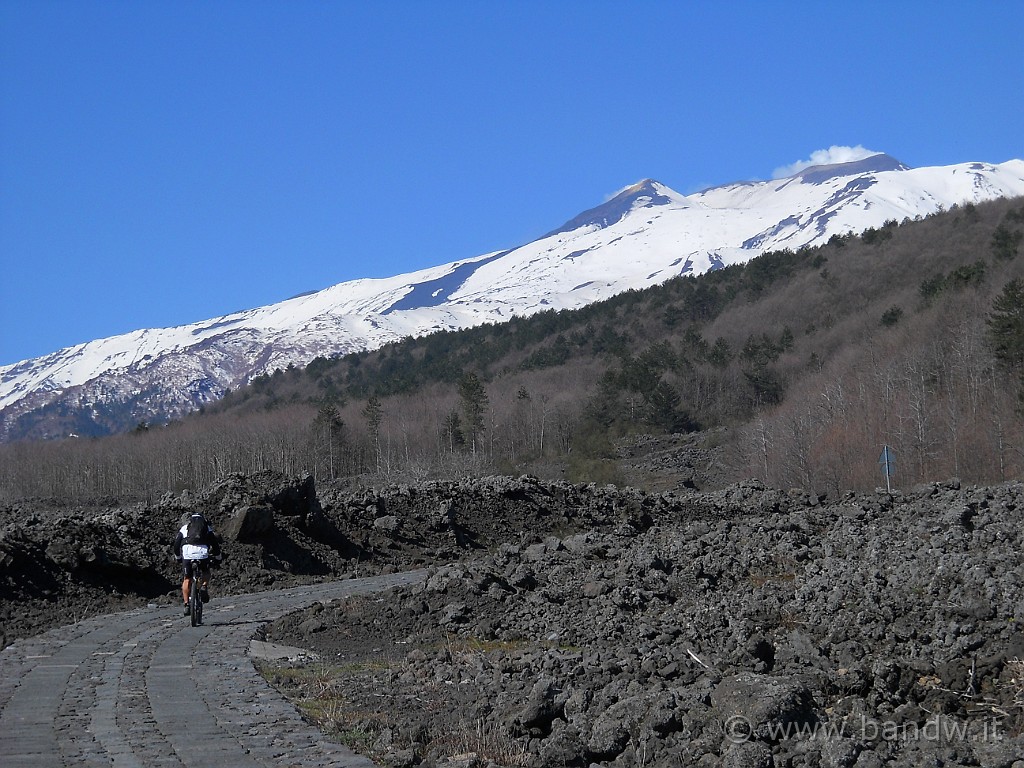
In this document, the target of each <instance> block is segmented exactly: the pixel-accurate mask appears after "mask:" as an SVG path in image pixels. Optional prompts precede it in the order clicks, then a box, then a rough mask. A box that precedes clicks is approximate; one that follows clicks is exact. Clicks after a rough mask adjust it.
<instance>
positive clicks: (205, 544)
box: [173, 512, 221, 616]
mask: <svg viewBox="0 0 1024 768" xmlns="http://www.w3.org/2000/svg"><path fill="white" fill-rule="evenodd" d="M173 551H174V559H175V560H177V561H178V562H179V563H181V564H182V574H183V577H182V582H181V596H182V599H183V600H184V601H185V615H186V616H188V612H189V611H188V592H189V589H190V588H191V586H192V573H191V571H190V569H189V561H190V560H199V561H200V562H199V578H200V584H199V587H200V592H199V596H200V598H201V599H202V601H203V602H204V603H206V602H209V600H210V593H209V592H208V591H207V588H208V587H209V584H210V565H211V564H212V565H214V566H217V565H220V560H221V551H220V540H219V539H218V538H217V534H215V533H214V532H213V526H211V525H210V524H209V523H208V522H207V521H206V518H205V517H204V516H203V515H202V514H200V513H199V512H196V513H195V514H193V515H192V516H191V517H190V518H189V519H188V522H186V523H185V524H184V525H183V526H181V528H179V529H178V535H177V536H175V537H174V547H173Z"/></svg>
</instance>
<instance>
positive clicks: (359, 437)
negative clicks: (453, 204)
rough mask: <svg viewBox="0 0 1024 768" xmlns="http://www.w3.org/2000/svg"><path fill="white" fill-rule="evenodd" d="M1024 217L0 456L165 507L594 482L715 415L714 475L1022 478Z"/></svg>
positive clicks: (794, 482) (904, 236)
mask: <svg viewBox="0 0 1024 768" xmlns="http://www.w3.org/2000/svg"><path fill="white" fill-rule="evenodd" d="M1022 229H1024V206H1022V205H1021V202H1020V201H1019V200H1018V201H996V202H994V203H990V204H985V205H983V206H977V207H974V206H967V207H964V208H961V209H955V210H952V211H947V212H944V213H941V214H938V215H936V216H933V217H928V218H927V219H925V220H922V221H913V222H909V221H908V222H903V223H901V224H897V223H896V222H888V223H887V224H886V226H884V227H882V228H881V229H879V230H870V231H869V232H868V233H865V234H864V235H862V236H860V237H853V236H845V237H842V238H833V241H832V242H830V243H829V245H827V246H822V247H821V248H816V249H804V250H802V251H801V252H798V253H796V254H793V253H789V252H781V253H776V254H766V255H765V256H764V257H760V258H759V259H755V260H753V261H751V262H750V263H749V264H748V265H746V266H741V267H731V268H728V269H726V270H721V271H720V272H718V273H711V274H708V275H705V276H701V277H699V278H683V279H679V280H676V281H672V282H671V283H670V284H666V285H665V286H661V287H657V288H653V289H649V290H647V291H642V292H632V293H630V294H627V295H624V296H622V297H616V298H615V299H612V300H610V301H609V302H605V303H604V304H602V305H594V306H592V307H588V308H586V309H584V310H580V311H578V312H576V313H551V314H548V315H546V316H540V317H537V318H534V319H529V320H521V321H517V323H513V324H510V325H509V326H507V327H501V326H496V327H493V328H485V329H477V330H473V331H470V332H466V333H464V334H445V335H443V336H439V337H437V338H428V339H424V340H409V341H408V342H403V343H402V344H399V345H394V346H392V347H391V348H388V349H384V350H381V351H380V352H379V353H373V354H369V355H366V354H364V355H359V356H352V357H350V358H345V359H339V360H334V361H315V363H314V364H312V365H311V366H310V367H309V368H307V369H306V370H305V371H303V370H290V371H286V372H278V373H276V374H275V375H274V376H269V377H262V378H261V380H260V381H258V382H256V383H255V385H254V386H253V387H250V388H248V389H246V390H244V391H239V392H235V393H232V394H231V395H230V396H229V397H228V398H226V399H225V401H224V406H223V407H220V408H211V409H209V411H208V412H207V413H204V414H201V415H195V416H192V417H188V418H185V419H183V420H181V421H178V422H174V423H171V424H168V425H153V426H149V425H146V424H140V425H139V426H138V427H137V428H136V429H135V430H133V431H132V432H129V433H127V434H121V435H117V436H113V437H106V438H93V439H84V438H79V439H73V438H69V439H65V440H60V441H49V442H39V441H21V442H16V443H11V444H8V445H3V446H0V501H6V502H8V503H10V502H13V501H16V500H17V499H19V498H26V497H37V498H38V497H44V498H59V499H82V500H85V499H90V500H95V499H102V498H104V497H144V498H145V497H150V498H152V497H154V496H157V495H159V494H161V493H164V492H166V491H180V490H182V489H184V488H201V487H204V486H206V485H208V484H210V483H211V482H213V481H214V480H216V479H217V478H219V477H221V476H223V475H224V474H225V473H229V472H242V473H251V472H256V471H260V470H265V469H273V470H279V471H282V472H285V473H288V474H291V475H301V474H307V473H309V474H313V475H314V476H315V477H316V479H317V481H318V482H331V481H338V482H351V481H354V480H356V479H358V480H359V481H360V482H372V483H388V482H414V481H417V480H422V479H425V478H428V477H459V476H464V475H467V474H479V473H490V472H501V473H510V474H519V473H522V472H531V473H534V474H541V475H544V474H558V475H559V476H562V477H567V478H569V479H572V480H578V481H596V482H605V481H607V480H609V479H610V476H609V475H608V474H607V467H608V466H609V463H610V462H611V463H613V458H614V445H615V442H616V441H617V440H619V439H621V438H624V437H628V436H630V435H636V434H642V433H671V432H698V431H700V430H710V429H721V428H727V429H728V432H729V434H730V436H731V437H730V439H729V440H728V444H727V446H726V450H725V456H726V464H727V467H726V470H727V471H726V475H727V476H726V477H725V480H738V479H742V478H745V477H757V478H760V479H762V480H763V481H765V482H766V483H768V484H770V485H772V486H776V487H784V488H785V487H799V488H805V489H808V490H812V491H816V492H819V493H831V494H840V493H842V492H844V491H845V490H847V489H852V490H866V489H868V490H869V489H873V488H875V487H879V486H882V487H884V486H885V477H884V476H883V474H882V471H881V469H880V467H879V465H878V458H879V456H880V454H881V452H882V449H883V447H888V449H889V450H890V451H891V452H892V455H894V456H895V472H894V474H893V476H892V478H891V479H892V481H893V484H894V486H895V487H907V486H910V485H915V484H918V483H922V482H930V481H935V480H944V479H949V478H959V479H960V480H961V481H963V482H966V483H983V482H998V481H1003V480H1006V479H1012V478H1021V477H1022V476H1024V419H1022V413H1024V407H1022V406H1024V401H1022V399H1021V397H1022V391H1024V291H1022V289H1021V286H1022V285H1024V282H1022V281H1024V257H1021V256H1020V254H1019V251H1020V246H1021V239H1022V238H1021V236H1020V233H1021V230H1022ZM595 459H600V461H596V460H595ZM602 468H604V469H602Z"/></svg>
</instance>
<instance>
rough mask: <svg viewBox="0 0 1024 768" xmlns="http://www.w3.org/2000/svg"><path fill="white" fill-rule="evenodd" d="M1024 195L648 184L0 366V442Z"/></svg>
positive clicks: (878, 187) (1002, 180) (1004, 169)
mask: <svg viewBox="0 0 1024 768" xmlns="http://www.w3.org/2000/svg"><path fill="white" fill-rule="evenodd" d="M1020 195H1024V161H1020V160H1013V161H1009V162H1006V163H1003V164H1000V165H990V164H985V163H968V164H962V165H955V166H948V167H932V168H918V169H908V168H907V167H906V166H904V165H902V164H901V163H899V162H898V161H897V160H895V159H894V158H890V157H888V156H887V155H875V156H873V157H870V158H867V159H865V160H861V161H858V162H855V163H845V164H840V165H833V166H817V167H813V168H808V169H805V170H803V171H802V172H800V173H798V174H796V175H794V176H791V177H789V178H786V179H780V180H775V181H770V182H747V183H739V184H731V185H726V186H722V187H716V188H713V189H708V190H704V191H702V192H699V193H697V194H694V195H689V196H684V195H680V194H679V193H677V192H674V191H672V190H671V189H669V188H667V187H665V186H664V185H662V184H660V183H658V182H656V181H653V180H649V179H648V180H644V181H642V182H640V183H638V184H635V185H633V186H631V187H628V188H626V189H624V190H623V191H622V192H620V193H619V194H618V195H616V196H614V197H613V198H612V199H610V200H608V201H607V202H605V203H603V204H602V205H599V206H597V207H595V208H593V209H591V210H588V211H586V212H584V213H582V214H580V215H579V216H577V217H576V218H574V219H572V220H571V221H569V222H567V223H566V224H565V225H563V226H562V227H559V228H558V229H555V230H553V231H552V232H550V233H548V234H547V235H545V236H543V237H541V238H539V239H537V240H535V241H533V242H531V243H528V244H526V245H523V246H521V247H518V248H513V249H510V250H504V251H496V252H493V253H489V254H484V255H482V256H478V257H475V258H472V259H466V260H461V261H456V262H452V263H450V264H445V265H440V266H437V267H432V268H429V269H424V270H419V271H417V272H413V273H410V274H406V275H399V276H396V277H391V278H386V279H376V280H370V279H365V280H355V281H350V282H346V283H341V284H338V285H335V286H332V287H330V288H327V289H325V290H323V291H318V292H315V293H311V294H307V295H304V296H299V297H295V298H293V299H289V300H287V301H283V302H280V303H278V304H274V305H270V306H267V307H261V308H257V309H253V310H248V311H245V312H238V313H234V314H231V315H227V316H224V317H220V318H214V319H211V320H206V321H203V322H198V323H193V324H190V325H186V326H180V327H177V328H166V329H149V330H140V331H136V332H133V333H130V334H124V335H121V336H116V337H111V338H108V339H101V340H97V341H93V342H89V343H87V344H82V345H79V346H76V347H70V348H67V349H64V350H60V351H58V352H55V353H53V354H51V355H47V356H44V357H41V358H36V359H34V360H28V361H23V362H20V363H17V364H15V365H11V366H5V367H0V440H10V439H17V438H20V437H26V436H31V437H52V436H59V435H63V434H67V432H69V431H74V432H77V433H79V434H103V433H106V432H111V431H119V430H122V429H124V428H126V427H129V426H131V425H132V424H134V423H137V422H138V421H141V420H147V421H161V420H165V419H169V418H175V417H177V416H180V415H182V414H184V413H187V412H189V411H191V410H194V409H195V408H197V407H199V406H201V405H203V404H204V403H208V402H211V401H213V400H215V399H217V398H219V397H220V396H221V395H222V394H223V392H224V391H225V390H226V389H229V388H233V387H236V386H238V385H240V384H243V383H246V382H248V381H250V380H251V379H252V378H253V377H255V376H257V375H259V374H261V373H265V372H269V371H273V370H274V369H276V368H285V367H287V366H288V365H290V364H294V365H303V364H305V363H307V362H309V361H310V360H311V359H313V358H315V357H318V356H333V355H338V354H343V353H347V352H352V351H358V350H362V349H373V348H377V347H379V346H381V345H383V344H385V343H387V342H389V341H393V340H396V339H399V338H402V337H405V336H419V335H423V334H427V333H431V332H434V331H438V330H452V329H458V328H463V327H469V326H473V325H478V324H481V323H485V322H502V321H504V320H508V319H509V318H511V317H513V316H515V315H528V314H532V313H534V312H538V311H542V310H545V309H563V308H565V309H568V308H575V307H580V306H583V305H586V304H589V303H592V302H595V301H599V300H602V299H605V298H608V297H610V296H613V295H615V294H618V293H621V292H623V291H625V290H628V289H633V288H643V287H646V286H649V285H652V284H656V283H660V282H663V281H665V280H667V279H669V278H671V277H674V276H677V275H680V274H700V273H702V272H705V271H708V270H713V269H717V268H720V267H722V266H725V265H728V264H733V263H739V262H745V261H747V260H749V259H750V258H752V257H753V256H756V255H758V254H760V253H762V252H764V251H766V250H778V249H783V248H788V249H793V250H795V249H797V248H799V247H801V246H805V245H815V244H820V243H823V242H826V241H827V240H828V239H829V238H830V237H832V236H833V235H841V234H845V233H848V232H859V231H862V230H864V229H866V228H868V227H877V226H880V225H881V224H882V223H883V222H884V221H887V220H891V219H896V220H901V219H903V218H905V217H911V218H913V217H916V216H923V215H928V214H930V213H933V212H935V211H938V210H941V209H942V208H947V207H950V206H952V205H954V204H959V203H964V202H981V201H984V200H989V199H994V198H998V197H1015V196H1020Z"/></svg>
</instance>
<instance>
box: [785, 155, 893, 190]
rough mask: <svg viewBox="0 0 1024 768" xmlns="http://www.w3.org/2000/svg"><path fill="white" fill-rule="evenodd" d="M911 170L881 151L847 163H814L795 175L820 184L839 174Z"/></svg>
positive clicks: (806, 181) (811, 182)
mask: <svg viewBox="0 0 1024 768" xmlns="http://www.w3.org/2000/svg"><path fill="white" fill-rule="evenodd" d="M909 170H910V166H909V165H904V164H903V163H901V162H900V161H899V160H897V159H896V158H895V157H892V156H890V155H887V154H885V153H884V152H880V153H878V154H877V155H871V156H870V157H865V158H864V159H862V160H853V161H851V162H847V163H832V164H831V165H812V166H810V167H809V168H804V169H803V170H801V171H797V172H796V173H795V174H793V175H794V176H796V177H798V178H799V179H800V181H802V182H803V183H804V184H820V183H821V182H823V181H827V180H828V179H834V178H836V177H838V176H860V175H862V174H865V173H878V172H881V171H909Z"/></svg>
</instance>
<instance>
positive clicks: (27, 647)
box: [0, 572, 423, 768]
mask: <svg viewBox="0 0 1024 768" xmlns="http://www.w3.org/2000/svg"><path fill="white" fill-rule="evenodd" d="M421 578H423V572H412V573H401V574H391V575H387V576H379V577H375V578H369V579H353V580H348V581H338V582H331V583H326V584H316V585H311V586H304V587H294V588H291V589H287V590H281V591H276V592H263V593H259V594H253V595H244V596H237V597H234V596H232V597H225V598H223V599H220V600H218V599H216V596H215V599H214V600H212V601H211V602H210V603H208V604H207V606H206V610H205V612H204V615H203V620H204V624H203V626H201V627H195V628H193V627H191V626H189V621H188V619H187V618H185V617H183V616H182V615H181V609H180V608H178V607H177V606H175V607H174V608H171V607H170V606H160V607H157V608H143V609H138V610H135V611H129V612H127V613H120V614H114V615H110V616H102V617H97V618H93V619H89V620H86V621H82V622H79V623H78V624H74V625H71V626H68V627H62V628H60V629H55V630H53V631H51V632H47V633H45V634H43V635H38V636H36V637H33V638H28V639H26V640H21V641H18V642H16V643H14V644H13V645H10V646H8V647H7V648H6V649H4V650H3V652H0V764H2V765H3V766H4V768H54V766H61V765H63V766H114V767H115V768H153V767H157V768H159V767H162V766H167V767H168V768H170V767H171V766H174V767H178V766H209V765H215V766H218V768H243V767H245V768H251V767H252V766H274V767H275V768H280V767H281V766H288V767H289V768H293V767H294V768H300V767H304V766H344V767H345V768H370V767H371V766H372V763H370V761H369V760H367V759H366V758H364V757H361V756H358V755H355V754H353V753H352V752H350V751H349V750H347V749H345V748H344V747H342V746H340V745H337V744H332V743H331V742H330V741H328V740H327V739H325V738H324V737H323V736H322V735H321V734H320V732H319V731H318V730H317V729H315V728H313V727H311V726H309V725H307V724H306V723H305V722H303V720H302V718H301V717H299V715H298V713H297V712H296V711H295V708H294V707H293V706H292V705H290V704H289V703H288V702H287V701H286V700H285V699H284V698H283V697H282V696H280V695H279V694H278V693H277V692H276V691H274V690H273V689H272V688H271V687H270V686H269V685H267V683H266V682H265V681H264V680H263V678H261V677H260V676H259V674H257V672H256V670H255V668H254V667H253V664H252V660H251V658H250V657H249V655H248V650H249V644H250V639H251V638H252V636H253V634H254V633H255V632H256V631H257V630H258V629H259V627H260V626H261V625H262V624H264V623H265V622H267V621H271V620H273V619H275V618H277V617H279V616H282V615H284V614H285V613H288V612H289V611H293V610H295V609H297V608H301V607H302V606H304V605H310V604H312V603H315V602H318V601H323V602H326V601H329V600H334V599H338V598H342V597H345V596H348V595H355V594H366V593H369V592H376V591H380V590H383V589H386V588H388V587H391V586H394V585H398V584H408V583H412V582H414V581H417V580H419V579H421Z"/></svg>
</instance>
